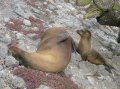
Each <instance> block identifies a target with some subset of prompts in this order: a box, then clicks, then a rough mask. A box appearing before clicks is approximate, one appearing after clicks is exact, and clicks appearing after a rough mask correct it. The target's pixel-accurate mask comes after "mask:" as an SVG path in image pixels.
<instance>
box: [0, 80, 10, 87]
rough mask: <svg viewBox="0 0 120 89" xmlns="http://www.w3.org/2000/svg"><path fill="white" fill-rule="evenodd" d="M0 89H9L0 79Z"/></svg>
mask: <svg viewBox="0 0 120 89" xmlns="http://www.w3.org/2000/svg"><path fill="white" fill-rule="evenodd" d="M0 89H10V88H9V87H8V85H7V84H6V83H5V81H4V80H3V79H1V78H0Z"/></svg>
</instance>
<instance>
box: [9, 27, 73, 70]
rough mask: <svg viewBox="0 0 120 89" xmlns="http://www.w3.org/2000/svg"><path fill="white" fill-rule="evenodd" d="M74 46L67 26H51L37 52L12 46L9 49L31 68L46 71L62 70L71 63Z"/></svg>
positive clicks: (42, 38)
mask: <svg viewBox="0 0 120 89" xmlns="http://www.w3.org/2000/svg"><path fill="white" fill-rule="evenodd" d="M73 47H74V42H73V39H72V38H71V37H70V35H69V34H68V33H67V31H66V30H65V28H60V27H58V28H57V27H56V28H49V29H48V30H47V31H45V33H44V34H43V35H42V37H41V41H40V45H39V46H38V49H37V51H36V52H32V53H29V52H26V51H24V50H22V49H20V48H17V47H15V46H12V47H10V48H9V51H10V52H11V53H12V55H13V56H14V57H20V58H21V59H20V60H19V61H22V63H23V64H24V65H25V66H27V67H28V66H29V67H30V68H33V69H37V70H41V71H45V72H61V71H62V70H63V69H64V68H65V67H66V66H67V65H68V63H69V61H70V58H71V52H72V49H73Z"/></svg>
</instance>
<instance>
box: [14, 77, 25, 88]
mask: <svg viewBox="0 0 120 89" xmlns="http://www.w3.org/2000/svg"><path fill="white" fill-rule="evenodd" d="M12 85H13V86H14V88H15V89H17V88H19V89H24V88H25V85H26V84H25V82H24V80H23V79H22V78H20V77H17V76H13V78H12Z"/></svg>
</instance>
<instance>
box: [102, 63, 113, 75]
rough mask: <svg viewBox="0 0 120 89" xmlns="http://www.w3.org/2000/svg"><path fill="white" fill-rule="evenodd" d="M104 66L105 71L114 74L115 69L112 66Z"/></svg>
mask: <svg viewBox="0 0 120 89" xmlns="http://www.w3.org/2000/svg"><path fill="white" fill-rule="evenodd" d="M104 66H105V70H107V71H108V72H109V73H112V69H113V70H115V68H114V67H113V66H111V65H110V64H104Z"/></svg>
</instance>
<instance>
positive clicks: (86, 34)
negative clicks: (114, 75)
mask: <svg viewBox="0 0 120 89" xmlns="http://www.w3.org/2000/svg"><path fill="white" fill-rule="evenodd" d="M77 33H78V34H79V35H80V37H81V39H80V41H79V45H78V52H79V54H80V55H81V57H82V59H83V60H85V61H86V60H87V61H89V62H91V63H93V64H96V65H104V66H105V69H106V70H107V71H108V72H110V73H111V70H110V69H114V68H113V67H112V66H111V65H109V64H108V63H107V62H106V61H105V59H104V58H103V57H102V56H101V55H100V54H99V53H98V52H97V51H96V50H94V49H93V48H92V47H91V32H90V31H88V30H77Z"/></svg>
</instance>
